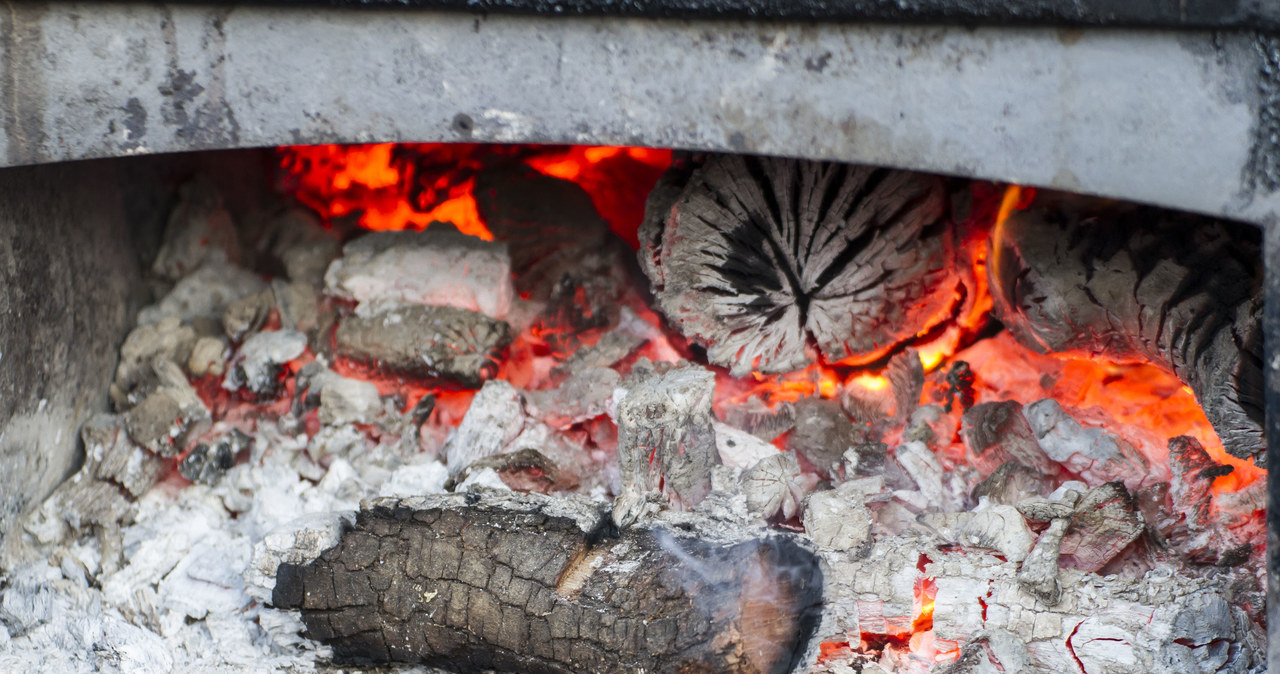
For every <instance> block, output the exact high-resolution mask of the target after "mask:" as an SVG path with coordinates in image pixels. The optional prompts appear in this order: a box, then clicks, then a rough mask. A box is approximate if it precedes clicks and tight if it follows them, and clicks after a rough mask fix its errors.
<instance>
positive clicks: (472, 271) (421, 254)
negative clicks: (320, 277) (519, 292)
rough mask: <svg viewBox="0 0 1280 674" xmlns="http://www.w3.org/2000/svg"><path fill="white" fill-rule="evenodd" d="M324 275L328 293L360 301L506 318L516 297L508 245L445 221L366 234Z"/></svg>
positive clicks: (347, 248) (369, 303)
mask: <svg viewBox="0 0 1280 674" xmlns="http://www.w3.org/2000/svg"><path fill="white" fill-rule="evenodd" d="M324 280H325V286H326V289H327V291H328V292H329V294H331V295H334V296H335V297H341V298H345V299H352V300H355V301H357V302H359V303H360V306H365V305H366V304H367V305H369V306H372V305H376V304H378V303H386V302H392V303H404V304H425V305H434V306H450V307H457V308H459V309H469V310H471V311H478V312H480V313H483V314H485V315H487V316H489V317H491V318H497V319H503V318H506V317H507V314H508V313H509V312H510V311H511V304H512V297H513V296H514V290H513V287H512V285H511V258H510V256H509V255H508V253H507V246H506V244H502V243H493V242H488V241H482V240H480V239H478V238H476V237H473V236H466V235H464V234H462V233H460V232H459V231H458V230H457V228H455V227H453V226H452V225H449V224H447V223H433V224H432V225H431V226H430V227H428V228H427V229H425V230H423V231H421V232H374V233H370V234H365V235H364V236H362V237H360V238H358V239H356V240H354V241H352V242H351V243H348V244H347V245H346V246H345V247H343V256H342V257H341V258H339V259H338V260H335V261H334V262H333V264H331V265H329V270H328V271H327V272H325V276H324ZM357 310H360V309H359V307H357Z"/></svg>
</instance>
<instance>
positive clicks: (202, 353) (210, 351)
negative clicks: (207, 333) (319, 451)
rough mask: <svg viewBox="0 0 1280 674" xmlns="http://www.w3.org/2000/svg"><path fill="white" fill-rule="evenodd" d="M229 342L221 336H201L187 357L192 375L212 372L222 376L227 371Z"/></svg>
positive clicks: (199, 375)
mask: <svg viewBox="0 0 1280 674" xmlns="http://www.w3.org/2000/svg"><path fill="white" fill-rule="evenodd" d="M227 353H228V351H227V342H226V340H225V339H223V338H221V337H201V338H199V339H197V340H196V342H195V345H194V346H192V347H191V356H190V357H189V358H187V372H190V373H191V376H192V377H197V378H198V377H203V376H205V375H206V374H211V375H213V376H215V377H220V376H222V374H223V373H224V372H226V371H227Z"/></svg>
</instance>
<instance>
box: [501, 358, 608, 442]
mask: <svg viewBox="0 0 1280 674" xmlns="http://www.w3.org/2000/svg"><path fill="white" fill-rule="evenodd" d="M621 381H622V376H621V375H619V374H618V371H617V370H613V369H610V368H608V367H584V368H581V369H578V370H576V371H575V372H574V373H573V374H572V375H570V376H569V378H568V379H566V380H564V382H562V383H561V384H560V385H559V386H557V387H556V388H554V389H552V390H550V391H526V392H525V394H524V397H525V403H526V407H527V408H528V410H529V414H530V415H532V416H534V417H536V418H538V419H541V420H542V421H543V422H545V423H546V424H547V425H549V426H551V427H552V428H558V429H565V428H568V427H570V426H572V425H574V424H577V423H582V422H583V421H586V420H588V419H594V418H596V417H599V416H603V415H604V414H605V409H606V406H607V405H608V403H609V401H610V400H611V399H612V398H613V392H614V390H615V389H616V388H617V387H618V383H619V382H621Z"/></svg>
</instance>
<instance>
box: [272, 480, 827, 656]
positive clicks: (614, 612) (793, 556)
mask: <svg viewBox="0 0 1280 674" xmlns="http://www.w3.org/2000/svg"><path fill="white" fill-rule="evenodd" d="M516 499H519V500H516ZM475 500H476V499H474V498H470V497H468V496H464V495H459V496H450V497H429V498H425V499H412V500H409V501H380V502H375V503H374V504H373V505H372V506H371V507H369V508H366V509H363V510H361V511H360V513H359V514H358V515H357V520H356V524H355V526H354V528H353V529H352V530H350V531H348V532H346V533H345V534H343V536H342V540H341V542H340V543H339V544H338V545H337V546H336V547H333V548H330V549H328V550H326V551H324V552H323V553H322V554H321V555H320V557H319V558H318V559H315V560H314V561H312V562H310V563H309V564H301V565H299V564H291V563H285V564H281V565H280V567H279V569H278V571H277V573H276V579H275V580H276V582H275V586H274V591H273V593H272V604H273V605H275V606H276V607H280V608H297V609H301V610H302V620H303V623H304V624H305V625H306V626H307V634H308V636H310V637H311V638H313V639H319V640H322V641H324V642H327V643H329V644H331V645H332V646H333V648H334V655H335V657H336V658H338V659H339V660H345V661H372V662H389V661H395V662H421V663H426V664H431V665H436V666H440V667H446V668H449V669H452V670H454V671H460V672H480V671H488V670H497V671H506V672H528V673H530V674H533V673H544V672H555V673H567V672H575V671H592V672H635V671H661V672H668V671H685V672H712V671H714V672H787V671H791V670H792V669H793V668H794V667H795V666H796V665H797V664H799V660H800V658H801V657H803V654H804V653H805V652H806V650H807V647H808V645H809V641H810V638H811V636H812V634H813V630H814V628H815V627H816V619H817V613H816V609H817V607H818V605H819V604H820V602H821V592H822V587H821V586H822V572H821V570H820V569H819V565H818V561H817V559H816V558H815V557H814V556H813V554H812V553H810V552H808V551H807V550H806V549H805V548H803V547H802V546H800V545H799V544H797V543H796V542H795V540H794V539H792V538H790V537H788V536H786V535H778V536H770V537H767V538H762V539H749V540H746V541H744V542H741V543H738V544H736V545H729V544H711V543H707V542H705V541H703V540H701V539H699V538H696V537H691V538H678V537H676V536H673V535H672V534H671V533H668V532H667V531H666V530H662V529H634V530H631V531H629V532H627V533H626V534H624V535H623V536H621V537H618V538H610V537H608V536H606V535H604V532H605V531H606V530H607V528H608V526H609V525H608V515H607V513H606V512H605V511H604V510H603V509H601V510H599V511H598V512H597V513H596V521H595V522H594V526H590V527H588V528H587V529H586V530H584V529H583V528H582V525H581V523H580V522H579V521H575V519H573V518H571V517H567V516H564V515H560V514H557V512H556V510H555V508H554V507H552V506H550V502H548V501H543V500H539V499H535V498H534V497H532V496H524V497H515V499H508V500H505V501H503V502H500V503H497V504H494V503H492V502H484V501H481V502H480V503H478V504H477V505H468V504H467V503H468V501H475ZM559 507H560V508H564V506H559Z"/></svg>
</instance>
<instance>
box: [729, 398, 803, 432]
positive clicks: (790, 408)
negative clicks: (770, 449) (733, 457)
mask: <svg viewBox="0 0 1280 674" xmlns="http://www.w3.org/2000/svg"><path fill="white" fill-rule="evenodd" d="M724 422H725V423H726V424H728V425H730V426H733V427H734V428H738V429H741V430H744V431H746V432H748V433H750V434H752V435H754V436H756V437H757V438H760V439H761V440H764V441H765V442H772V441H773V440H774V439H775V438H777V437H778V436H780V435H782V434H783V433H786V432H787V431H790V430H791V429H792V428H795V425H796V408H795V406H794V405H792V404H791V403H788V402H781V403H778V404H777V405H775V406H774V407H770V406H768V405H766V404H765V403H764V401H762V400H760V399H759V398H754V397H753V398H748V399H747V401H746V402H745V403H742V404H741V405H733V406H730V407H729V409H727V410H725V412H724Z"/></svg>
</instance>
